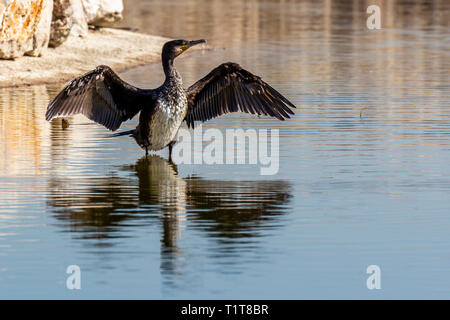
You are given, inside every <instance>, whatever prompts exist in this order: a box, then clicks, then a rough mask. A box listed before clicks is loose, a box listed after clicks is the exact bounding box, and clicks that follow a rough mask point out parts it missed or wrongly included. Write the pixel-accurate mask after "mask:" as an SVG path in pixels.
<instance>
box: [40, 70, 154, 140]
mask: <svg viewBox="0 0 450 320" xmlns="http://www.w3.org/2000/svg"><path fill="white" fill-rule="evenodd" d="M152 93H153V90H143V89H139V88H136V87H134V86H132V85H130V84H128V83H126V82H125V81H123V80H122V79H120V78H119V76H118V75H117V74H116V73H114V71H112V70H111V68H109V67H107V66H98V67H97V68H95V69H94V70H92V71H90V72H88V73H86V74H85V75H83V76H81V77H78V78H76V79H74V80H72V81H71V82H70V83H69V84H68V85H67V86H66V87H65V88H64V89H63V90H61V92H60V93H58V95H57V96H56V97H55V98H54V99H53V100H52V101H51V102H50V104H49V105H48V107H47V112H46V113H45V119H46V120H47V121H50V120H52V119H54V118H58V117H65V116H71V115H75V114H78V113H81V114H83V115H85V116H86V117H87V118H89V119H91V120H93V121H95V122H97V123H99V124H101V125H103V126H105V127H106V128H108V129H109V130H112V131H114V130H117V129H118V128H119V127H120V125H121V124H122V122H124V121H126V120H129V119H131V118H133V117H134V116H135V115H136V114H137V113H138V112H139V111H140V110H141V109H142V108H143V107H144V106H149V105H154V103H153V102H154V101H153V100H154V98H153V96H152Z"/></svg>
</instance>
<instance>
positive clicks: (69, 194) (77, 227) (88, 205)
mask: <svg viewBox="0 0 450 320" xmlns="http://www.w3.org/2000/svg"><path fill="white" fill-rule="evenodd" d="M118 171H119V172H118V173H115V174H111V176H109V177H106V178H86V179H82V180H81V181H80V180H77V181H76V182H70V181H68V180H67V179H62V178H57V177H55V176H53V177H51V178H50V181H49V184H48V185H49V193H50V195H49V199H50V200H49V202H48V205H49V206H50V207H52V208H53V210H54V213H55V217H56V218H57V219H58V220H59V221H62V222H63V223H62V224H61V225H62V226H63V227H64V228H66V229H67V231H70V232H73V233H74V234H75V237H76V238H78V239H83V240H89V241H90V243H89V244H90V245H92V246H113V245H114V244H115V243H117V242H115V239H117V238H120V237H125V235H126V236H129V234H130V232H126V231H129V230H126V229H127V228H141V227H143V228H145V226H148V225H150V224H155V223H161V224H162V226H161V227H162V236H161V272H162V273H163V274H165V275H168V276H169V278H170V276H172V275H175V274H178V273H179V272H180V269H182V267H181V265H180V261H182V260H184V261H185V259H181V258H182V257H183V250H182V247H187V245H184V244H183V246H181V247H180V245H179V242H180V237H181V235H182V233H183V232H189V230H185V228H186V222H187V221H189V229H191V228H192V229H195V230H201V231H202V234H203V235H205V236H207V237H210V238H213V239H214V240H215V241H216V244H217V248H216V249H215V250H214V253H213V254H214V256H215V257H217V256H220V255H221V254H222V255H224V256H227V255H228V256H229V254H230V253H232V252H233V251H238V250H239V246H240V245H242V244H243V243H247V244H248V242H249V240H250V238H253V239H256V237H257V236H258V235H260V234H261V233H260V232H258V231H259V230H261V229H264V228H266V229H268V228H275V227H277V226H276V225H277V224H276V218H277V216H280V215H282V214H283V213H286V212H287V211H288V210H289V207H288V203H289V201H290V198H291V186H290V184H289V183H288V182H286V181H282V180H269V181H264V180H262V181H259V180H256V181H219V180H207V179H203V178H198V177H188V178H181V177H180V176H179V175H178V172H177V166H176V165H175V164H174V163H172V162H169V161H167V160H166V159H164V158H161V157H159V156H157V155H152V156H149V157H148V158H145V157H144V158H142V159H140V160H138V161H137V162H136V163H135V164H134V165H129V166H123V167H120V170H118ZM127 173H128V175H127ZM135 176H137V182H136V179H135ZM278 225H280V224H278Z"/></svg>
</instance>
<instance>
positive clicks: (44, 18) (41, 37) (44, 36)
mask: <svg viewBox="0 0 450 320" xmlns="http://www.w3.org/2000/svg"><path fill="white" fill-rule="evenodd" d="M40 2H41V3H43V5H42V13H41V17H40V20H39V22H38V24H37V28H36V31H35V32H34V34H33V37H32V39H31V41H32V49H31V50H30V51H27V52H25V54H26V55H27V56H33V57H39V56H41V55H42V53H43V52H44V51H45V50H46V49H47V47H48V42H49V41H50V26H51V23H52V13H53V1H52V0H41V1H40Z"/></svg>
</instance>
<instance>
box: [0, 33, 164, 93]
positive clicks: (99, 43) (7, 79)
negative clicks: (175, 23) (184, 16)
mask: <svg viewBox="0 0 450 320" xmlns="http://www.w3.org/2000/svg"><path fill="white" fill-rule="evenodd" d="M167 40H169V39H167V38H164V37H158V36H151V35H146V34H141V33H136V32H130V31H125V30H120V29H112V28H101V29H99V30H93V31H91V30H90V31H89V32H88V33H87V35H86V36H85V37H83V38H81V37H69V38H68V39H67V41H66V42H64V43H63V44H62V45H60V46H59V47H57V48H47V50H46V52H45V55H42V56H41V57H32V56H23V57H20V58H17V59H16V60H0V70H1V72H0V88H1V87H14V86H22V85H33V84H43V83H55V82H62V81H67V80H70V79H72V78H73V77H75V76H78V75H81V74H82V73H84V72H87V71H89V70H91V69H93V68H95V67H96V66H97V65H100V64H106V65H109V66H110V67H111V68H113V69H114V70H115V71H117V72H119V71H122V70H125V69H127V68H130V67H133V66H138V65H142V64H146V63H151V62H156V61H159V60H160V56H161V48H162V45H163V44H164V42H166V41H167Z"/></svg>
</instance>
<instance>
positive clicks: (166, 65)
mask: <svg viewBox="0 0 450 320" xmlns="http://www.w3.org/2000/svg"><path fill="white" fill-rule="evenodd" d="M162 65H163V69H164V73H165V75H166V82H174V81H179V80H181V77H180V75H179V74H178V71H177V70H176V69H175V67H174V66H173V59H162Z"/></svg>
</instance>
